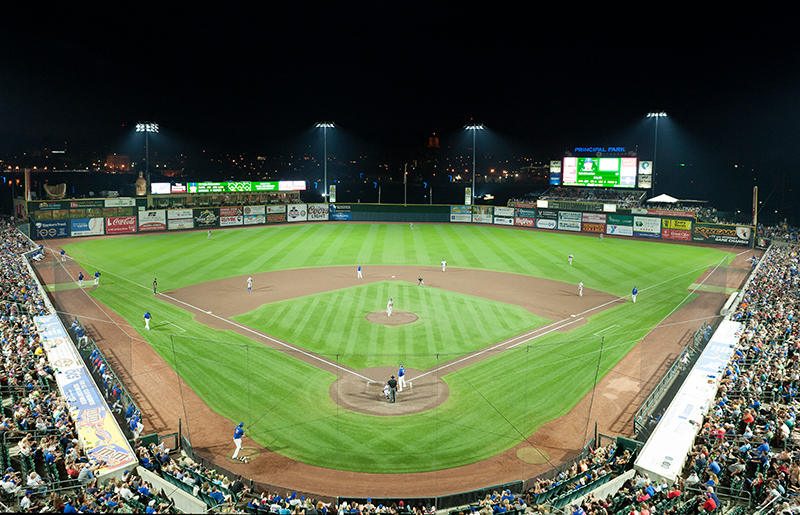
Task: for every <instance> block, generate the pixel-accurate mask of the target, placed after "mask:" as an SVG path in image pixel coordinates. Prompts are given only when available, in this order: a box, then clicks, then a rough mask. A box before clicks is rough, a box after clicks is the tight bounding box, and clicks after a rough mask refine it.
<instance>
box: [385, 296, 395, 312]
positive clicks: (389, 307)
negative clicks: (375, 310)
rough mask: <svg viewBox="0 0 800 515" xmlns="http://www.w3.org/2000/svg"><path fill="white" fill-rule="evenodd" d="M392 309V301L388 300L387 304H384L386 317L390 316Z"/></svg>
mask: <svg viewBox="0 0 800 515" xmlns="http://www.w3.org/2000/svg"><path fill="white" fill-rule="evenodd" d="M393 307H394V301H393V300H392V299H389V302H388V303H387V304H386V316H392V308H393Z"/></svg>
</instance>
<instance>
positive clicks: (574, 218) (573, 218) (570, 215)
mask: <svg viewBox="0 0 800 515" xmlns="http://www.w3.org/2000/svg"><path fill="white" fill-rule="evenodd" d="M582 219H583V215H582V213H577V212H575V211H559V212H558V221H559V222H560V221H562V220H564V221H569V222H580V221H581V220H582ZM578 225H579V226H580V223H578Z"/></svg>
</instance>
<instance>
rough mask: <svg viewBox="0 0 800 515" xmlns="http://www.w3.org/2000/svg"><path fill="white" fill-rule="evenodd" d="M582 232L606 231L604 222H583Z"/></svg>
mask: <svg viewBox="0 0 800 515" xmlns="http://www.w3.org/2000/svg"><path fill="white" fill-rule="evenodd" d="M582 230H583V232H596V233H601V232H606V224H598V223H594V222H583V227H582Z"/></svg>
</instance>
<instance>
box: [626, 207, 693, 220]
mask: <svg viewBox="0 0 800 515" xmlns="http://www.w3.org/2000/svg"><path fill="white" fill-rule="evenodd" d="M631 214H634V215H648V216H672V217H676V218H694V212H692V211H682V210H680V209H642V208H640V207H634V208H631Z"/></svg>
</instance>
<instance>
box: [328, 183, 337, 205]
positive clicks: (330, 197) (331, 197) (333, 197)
mask: <svg viewBox="0 0 800 515" xmlns="http://www.w3.org/2000/svg"><path fill="white" fill-rule="evenodd" d="M329 189H330V194H329V195H328V200H329V201H330V202H331V203H334V202H336V185H335V184H331V185H330V186H329Z"/></svg>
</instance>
